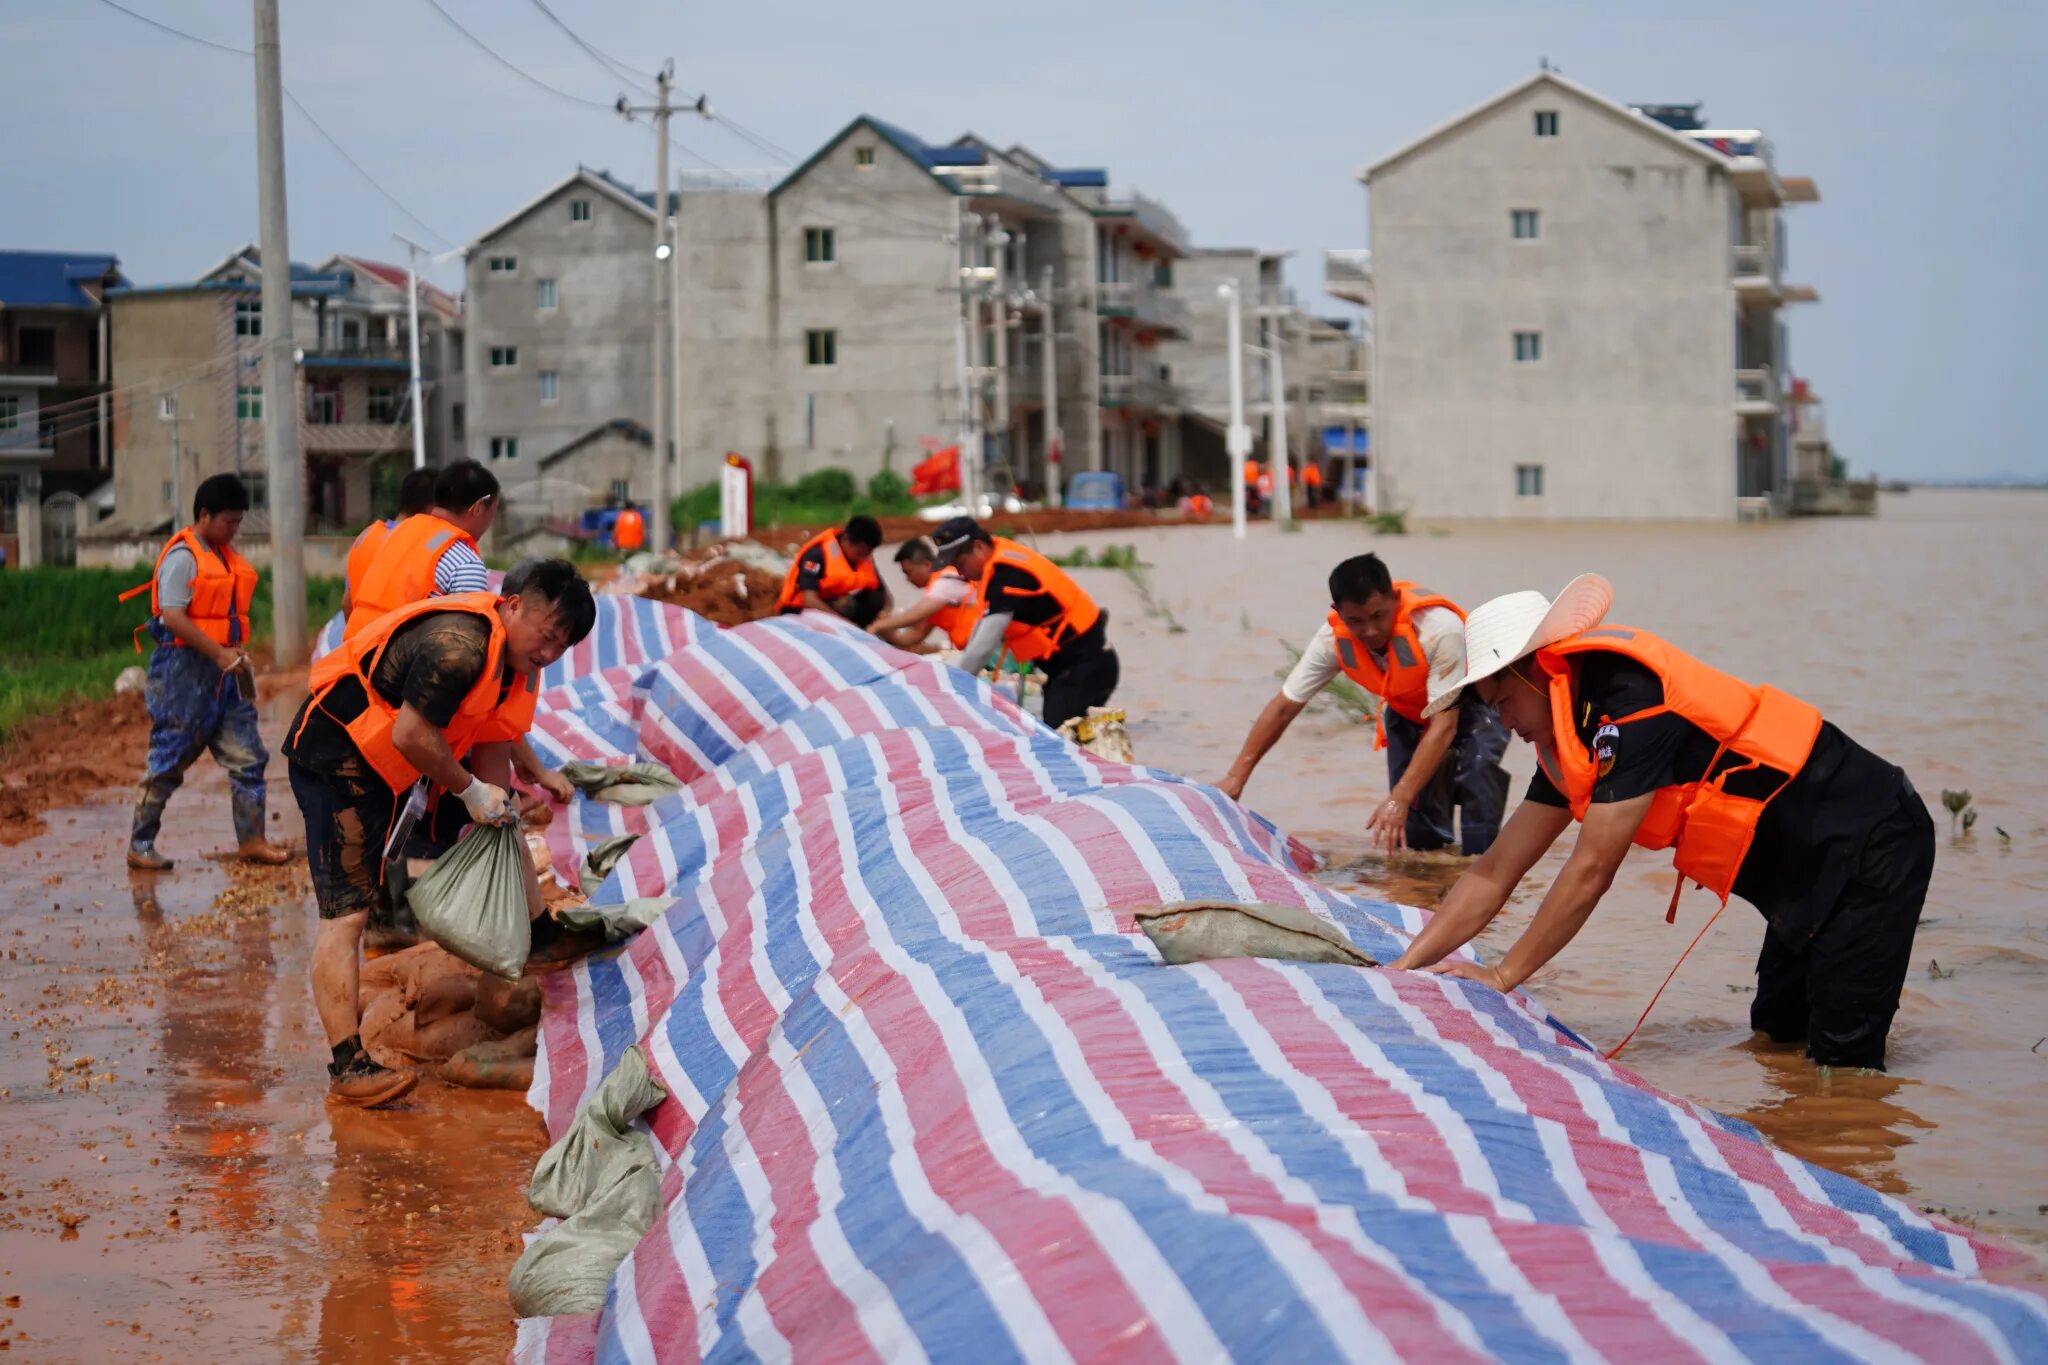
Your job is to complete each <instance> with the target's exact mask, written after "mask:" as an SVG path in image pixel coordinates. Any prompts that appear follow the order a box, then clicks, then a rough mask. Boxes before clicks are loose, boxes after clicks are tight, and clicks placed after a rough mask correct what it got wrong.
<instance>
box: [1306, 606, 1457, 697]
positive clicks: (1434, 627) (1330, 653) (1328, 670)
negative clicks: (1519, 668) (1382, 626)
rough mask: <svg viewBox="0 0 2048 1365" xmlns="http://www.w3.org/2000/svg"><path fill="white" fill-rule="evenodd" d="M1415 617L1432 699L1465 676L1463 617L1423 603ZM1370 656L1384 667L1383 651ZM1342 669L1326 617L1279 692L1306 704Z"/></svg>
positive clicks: (1454, 689)
mask: <svg viewBox="0 0 2048 1365" xmlns="http://www.w3.org/2000/svg"><path fill="white" fill-rule="evenodd" d="M1414 621H1415V635H1416V638H1417V639H1419V640H1420V641H1421V642H1422V653H1423V655H1424V657H1426V658H1427V659H1428V660H1429V700H1430V701H1432V702H1433V701H1435V700H1436V699H1437V698H1438V697H1440V696H1444V695H1446V694H1451V695H1453V696H1455V695H1456V693H1457V692H1458V690H1459V689H1458V679H1460V678H1462V677H1464V676H1465V623H1464V621H1463V620H1461V619H1460V618H1459V616H1458V613H1456V612H1454V611H1451V610H1450V609H1449V608H1446V607H1424V608H1423V609H1422V610H1420V611H1418V612H1416V613H1415V616H1414ZM1372 658H1373V662H1374V663H1376V664H1378V665H1380V667H1382V668H1385V667H1386V663H1387V658H1386V655H1385V654H1375V655H1373V656H1372ZM1343 671H1344V667H1343V664H1342V663H1341V662H1339V660H1338V658H1337V634H1336V632H1335V631H1333V630H1331V629H1330V623H1329V622H1328V621H1327V620H1325V621H1324V622H1323V623H1322V625H1321V626H1319V627H1318V628H1317V629H1316V633H1315V637H1314V638H1313V639H1311V640H1310V641H1309V642H1308V648H1307V649H1305V650H1303V651H1302V655H1301V658H1300V659H1299V660H1298V661H1297V662H1296V663H1295V665H1294V670H1293V671H1292V672H1290V673H1289V674H1288V675H1287V681H1286V682H1284V683H1281V684H1280V691H1281V694H1282V695H1283V696H1285V697H1286V698H1287V700H1289V701H1291V702H1293V703H1294V704H1295V705H1296V706H1305V705H1307V704H1308V703H1309V702H1311V701H1314V700H1315V696H1316V693H1318V692H1320V691H1322V690H1323V689H1324V688H1325V687H1328V686H1329V685H1330V679H1332V678H1334V677H1336V676H1337V675H1338V674H1339V673H1342V672H1343Z"/></svg>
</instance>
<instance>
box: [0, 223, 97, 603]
mask: <svg viewBox="0 0 2048 1365" xmlns="http://www.w3.org/2000/svg"><path fill="white" fill-rule="evenodd" d="M123 282H124V281H123V280H122V278H121V267H120V262H119V260H118V259H116V258H115V257H113V256H108V255H100V254H93V253H78V252H63V251H0V546H4V547H5V548H6V550H7V561H8V563H10V564H14V565H35V564H45V563H47V564H69V563H70V562H71V561H72V557H73V553H74V549H75V546H74V541H75V537H76V535H77V532H78V529H79V522H80V518H81V516H82V512H83V498H84V496H85V495H86V494H89V493H90V492H91V491H92V490H93V489H94V488H95V487H97V486H98V485H100V484H102V483H104V482H106V478H107V471H108V469H109V468H110V467H111V461H112V458H113V451H112V446H111V444H110V442H109V440H108V435H107V332H106V312H105V298H106V292H107V290H108V289H110V288H112V287H114V286H117V285H120V284H122V283H123Z"/></svg>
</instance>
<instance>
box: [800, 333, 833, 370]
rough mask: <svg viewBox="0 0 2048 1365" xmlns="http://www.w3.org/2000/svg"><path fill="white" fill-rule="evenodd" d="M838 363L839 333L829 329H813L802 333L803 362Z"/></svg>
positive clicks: (816, 363)
mask: <svg viewBox="0 0 2048 1365" xmlns="http://www.w3.org/2000/svg"><path fill="white" fill-rule="evenodd" d="M838 363H839V333H837V332H835V331H831V330H813V331H809V332H805V333H804V364H806V365H837V364H838Z"/></svg>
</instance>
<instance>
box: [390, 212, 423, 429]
mask: <svg viewBox="0 0 2048 1365" xmlns="http://www.w3.org/2000/svg"><path fill="white" fill-rule="evenodd" d="M391 235H392V236H393V237H396V238H397V239H398V240H399V241H401V242H403V243H405V325H406V328H407V330H408V332H409V333H410V334H411V347H410V349H411V352H412V395H411V399H412V467H413V468H414V469H425V468H426V467H427V420H426V417H425V415H424V414H423V413H422V412H421V410H420V409H421V403H420V260H419V257H420V253H421V252H422V251H425V250H426V248H425V247H423V246H421V245H420V244H419V243H418V242H415V241H414V240H413V239H412V238H410V237H408V236H406V235H405V234H404V233H402V232H394V233H392V234H391Z"/></svg>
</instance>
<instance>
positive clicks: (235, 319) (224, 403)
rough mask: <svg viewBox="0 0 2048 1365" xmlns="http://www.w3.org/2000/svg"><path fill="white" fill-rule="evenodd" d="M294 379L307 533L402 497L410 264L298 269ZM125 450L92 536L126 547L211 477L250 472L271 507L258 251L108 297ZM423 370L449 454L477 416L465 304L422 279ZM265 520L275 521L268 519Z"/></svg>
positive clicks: (408, 455) (352, 524)
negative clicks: (465, 352)
mask: <svg viewBox="0 0 2048 1365" xmlns="http://www.w3.org/2000/svg"><path fill="white" fill-rule="evenodd" d="M291 293H292V336H293V340H294V342H295V343H296V345H295V347H294V354H295V359H296V362H297V363H296V366H295V375H296V382H295V389H296V391H295V392H294V393H293V394H292V395H291V397H290V399H289V402H290V409H289V410H290V411H291V412H292V413H293V414H294V416H295V418H296V420H297V422H298V428H299V430H298V436H299V450H300V453H301V455H302V456H303V458H304V460H305V470H306V474H305V478H306V504H307V530H308V532H309V534H313V535H322V534H328V535H339V534H346V533H348V532H350V531H352V530H354V529H355V528H357V527H360V526H362V525H363V524H364V523H365V522H367V521H369V520H370V518H371V517H373V516H376V515H379V514H380V513H382V512H384V511H387V510H388V509H389V508H391V507H393V506H395V505H396V497H397V485H398V482H399V480H400V479H402V478H403V477H404V474H405V471H406V470H407V469H409V468H411V466H412V459H413V440H412V417H411V410H410V407H409V403H408V387H409V376H410V370H411V361H410V356H409V344H408V339H407V338H408V330H407V329H408V326H409V320H408V316H407V308H406V274H405V271H404V270H403V268H401V267H397V266H392V265H387V264H384V263H381V262H377V261H369V260H364V259H363V258H360V257H353V256H336V257H333V258H330V259H329V260H327V261H325V262H323V263H322V264H321V265H319V266H317V267H314V266H306V265H301V264H299V263H297V262H294V263H293V264H292V269H291ZM108 317H109V322H108V334H109V351H110V356H111V367H112V374H113V376H114V382H115V385H116V393H115V402H114V405H113V421H114V433H115V434H114V444H115V449H116V453H117V458H116V462H115V480H114V513H113V516H112V518H111V519H110V520H108V521H107V522H105V523H103V524H102V525H101V526H99V527H96V528H95V529H94V531H93V532H92V537H93V538H94V539H95V540H99V541H107V542H114V541H119V540H122V539H124V538H132V537H135V536H146V535H150V534H154V533H155V532H156V531H158V530H161V529H162V528H164V527H165V526H167V525H170V524H172V523H173V522H174V521H175V520H177V519H179V518H183V517H185V516H188V515H190V514H189V511H188V510H187V508H188V507H189V504H190V501H191V495H192V490H193V489H195V488H196V487H197V486H198V484H199V481H200V480H201V479H204V478H206V477H207V476H208V475H210V474H215V473H222V472H231V473H235V474H238V475H240V476H241V477H242V478H243V479H244V480H245V481H246V482H247V483H248V484H249V485H250V488H251V492H252V495H253V499H254V503H255V507H256V509H257V510H258V511H260V512H263V513H265V514H267V512H268V506H269V499H268V487H267V484H268V480H267V478H266V475H265V464H264V448H263V423H264V418H265V413H266V409H267V406H268V404H269V402H270V396H269V395H267V394H266V393H265V392H264V387H263V373H262V366H261V349H262V337H263V294H262V263H261V260H260V258H259V254H258V252H257V250H256V248H255V247H253V246H252V247H244V248H243V249H241V250H239V251H237V252H235V253H233V254H232V255H230V256H229V257H227V258H226V259H225V260H223V261H222V262H220V264H218V265H216V266H215V267H214V268H213V269H211V270H209V271H207V272H206V273H205V274H204V275H202V276H200V277H199V278H198V279H197V280H194V281H192V282H190V283H185V284H170V285H155V286H147V287H125V288H116V289H113V290H111V291H109V298H108ZM420 335H421V347H420V369H421V376H422V385H423V388H424V391H425V393H426V394H427V397H428V401H427V403H426V405H425V412H426V414H427V417H428V424H427V428H426V437H427V447H426V453H427V459H428V462H429V463H430V464H439V463H441V462H442V460H443V458H444V456H445V453H446V450H447V449H448V448H449V443H450V442H451V441H453V440H454V439H455V437H454V431H455V430H456V429H457V428H459V427H460V425H461V422H462V413H461V406H460V404H461V398H460V387H459V383H444V382H443V381H444V377H445V376H448V375H450V374H451V373H456V374H459V372H460V371H459V367H460V363H461V362H460V357H461V349H462V342H461V335H462V312H461V308H460V305H459V303H458V302H457V300H456V299H455V298H454V297H453V296H452V295H449V294H447V293H446V292H444V291H442V290H439V289H436V288H434V287H432V286H430V285H426V284H424V283H423V284H422V287H421V298H420ZM259 524H260V519H259Z"/></svg>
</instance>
